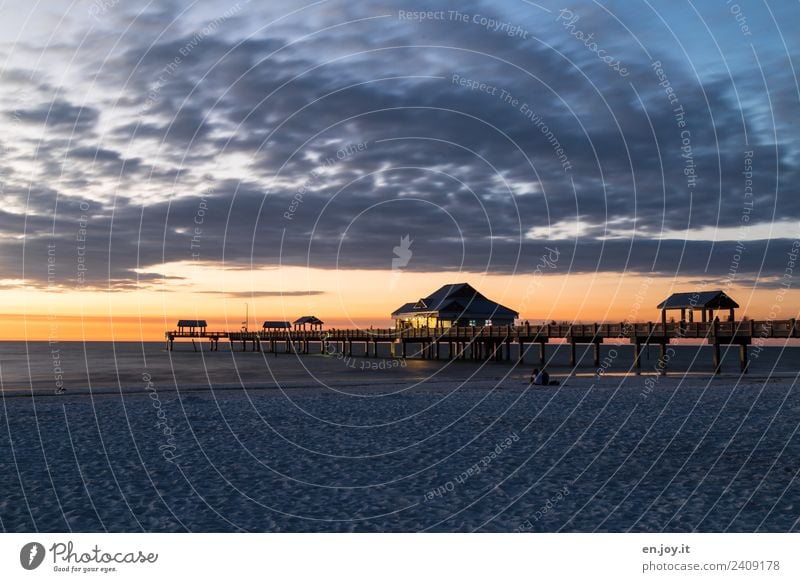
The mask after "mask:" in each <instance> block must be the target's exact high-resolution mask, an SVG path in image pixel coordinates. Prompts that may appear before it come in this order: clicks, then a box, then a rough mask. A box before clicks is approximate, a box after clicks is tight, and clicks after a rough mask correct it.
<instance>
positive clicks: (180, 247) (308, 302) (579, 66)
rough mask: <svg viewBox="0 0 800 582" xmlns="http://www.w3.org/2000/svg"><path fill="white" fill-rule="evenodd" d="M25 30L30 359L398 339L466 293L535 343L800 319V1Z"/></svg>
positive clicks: (5, 112) (371, 11)
mask: <svg viewBox="0 0 800 582" xmlns="http://www.w3.org/2000/svg"><path fill="white" fill-rule="evenodd" d="M453 6H458V9H457V10H456V9H455V8H454V7H453ZM0 14H2V15H3V18H2V19H0V83H1V84H2V85H1V86H2V88H3V89H2V91H0V197H1V199H2V205H1V206H0V297H2V307H0V339H17V340H18V339H60V340H69V339H87V340H100V339H120V340H122V339H131V340H137V339H159V338H161V337H163V331H164V330H165V329H168V328H172V327H173V326H174V322H175V321H176V320H177V319H179V318H184V319H185V318H192V319H194V318H203V319H207V320H208V321H209V324H210V326H211V327H215V328H217V329H239V327H240V326H241V323H242V320H243V318H244V317H245V312H246V310H247V312H248V313H249V320H248V322H249V325H250V326H251V327H255V326H256V325H257V322H258V323H260V321H262V320H265V319H294V318H296V317H299V316H300V315H306V314H314V315H317V316H318V317H320V318H321V319H323V320H325V321H326V323H327V324H328V325H332V326H336V327H354V326H369V325H374V326H376V327H378V326H388V325H389V323H390V313H391V311H393V310H394V309H395V308H397V307H398V306H400V305H401V304H403V303H405V302H407V301H414V300H416V299H418V298H419V297H422V296H425V295H428V294H429V293H430V292H432V291H434V290H435V289H436V288H437V287H439V286H440V285H443V284H446V283H458V282H469V283H470V284H472V285H473V286H474V287H476V288H478V289H479V290H480V291H482V292H483V293H484V294H485V295H487V296H488V297H490V298H491V299H494V300H496V301H498V302H500V303H502V304H504V305H507V306H508V307H511V308H513V309H516V310H517V311H519V312H520V317H521V319H527V320H530V321H539V320H548V321H549V320H551V319H557V320H565V321H573V320H576V321H623V320H632V321H648V320H656V319H658V318H659V315H658V312H657V310H656V308H655V306H656V305H657V304H658V303H659V302H660V301H661V300H662V299H663V298H664V297H666V296H667V295H669V294H670V293H671V292H675V291H692V290H695V289H702V290H708V289H723V290H725V291H726V292H727V293H728V294H729V295H731V296H733V297H734V299H736V300H737V301H738V302H739V303H740V305H741V306H742V311H741V313H742V314H745V315H747V316H749V317H752V318H754V319H767V318H770V319H789V318H791V317H797V316H798V311H799V310H798V307H800V293H798V291H797V287H798V285H800V280H798V278H797V277H798V276H800V271H797V273H795V266H794V261H795V258H796V255H797V249H798V246H799V245H800V243H797V244H795V241H797V240H798V239H800V195H798V184H800V172H798V164H800V141H799V139H798V135H800V133H799V132H798V119H800V82H798V78H797V75H796V72H797V71H796V69H797V68H798V67H799V66H800V63H798V58H797V56H798V54H800V37H798V35H797V34H796V31H797V30H798V29H800V3H798V2H795V1H781V2H758V1H748V0H740V1H737V2H733V1H727V0H715V1H710V0H709V1H703V2H698V1H694V2H688V1H683V0H670V1H658V2H655V1H648V0H643V1H641V2H629V1H628V2H623V1H605V2H600V1H596V2H595V1H581V2H572V3H569V4H564V3H561V2H539V3H535V2H530V1H527V0H508V1H505V2H469V1H467V2H462V3H458V4H452V3H445V2H425V3H423V2H404V1H401V2H343V1H320V2H312V3H308V4H303V3H295V2H283V1H270V2H268V3H263V2H248V1H246V0H239V1H238V2H232V1H225V2H216V1H214V2H212V1H197V2H177V1H164V2H136V1H126V2H121V1H118V0H93V1H91V2H89V1H86V2H80V1H76V2H66V1H63V2H59V1H54V2H30V1H29V0H26V1H17V0H14V1H3V0H0ZM404 237H406V241H407V242H403V239H404Z"/></svg>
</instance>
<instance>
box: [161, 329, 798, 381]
mask: <svg viewBox="0 0 800 582" xmlns="http://www.w3.org/2000/svg"><path fill="white" fill-rule="evenodd" d="M203 323H205V322H203ZM792 338H800V327H798V324H797V321H796V320H795V319H789V320H782V321H752V320H744V321H725V322H720V321H718V320H714V321H705V322H683V321H682V322H675V323H672V322H669V323H664V322H658V323H653V322H649V323H626V322H620V323H594V324H561V325H556V324H553V325H547V324H544V325H515V326H512V325H509V326H500V325H489V326H458V327H449V328H440V327H430V328H429V327H420V328H405V329H392V328H386V329H329V330H322V329H313V330H302V329H299V330H298V329H295V330H275V329H264V330H261V331H209V330H208V329H207V327H205V326H203V327H194V328H193V329H191V330H190V329H187V328H179V329H176V330H173V331H167V332H166V333H165V339H166V344H167V349H168V350H172V349H173V348H174V342H175V341H176V340H181V339H189V340H191V341H192V343H193V344H195V342H196V341H200V342H207V343H208V345H209V349H210V350H211V351H217V350H219V342H220V340H225V341H228V342H230V343H231V347H232V348H234V347H236V346H240V347H241V351H253V352H267V353H274V354H279V353H286V354H298V355H302V354H311V353H343V354H344V355H346V356H353V345H354V344H355V345H356V346H357V347H359V348H362V349H359V350H358V351H359V352H360V356H361V357H365V358H369V357H378V346H379V345H385V346H387V347H388V352H389V353H390V357H397V358H409V357H411V358H422V359H433V360H438V359H448V360H452V359H458V360H473V361H486V360H494V361H510V360H512V354H515V357H514V359H516V360H517V361H521V360H522V358H523V357H524V355H525V354H526V353H527V352H528V351H529V350H530V349H532V348H533V349H535V350H536V351H537V352H538V360H539V362H540V364H544V363H545V361H546V346H547V344H548V343H550V342H551V340H557V341H559V342H561V343H566V344H567V345H568V346H569V361H570V365H571V366H575V365H576V364H577V361H576V353H577V348H578V346H579V345H591V346H592V349H593V351H592V353H593V365H594V366H595V367H598V366H599V365H600V346H601V345H602V344H603V343H611V344H614V345H619V343H624V342H629V343H630V344H631V345H632V346H633V350H634V364H633V366H634V368H635V370H636V371H637V373H638V372H639V371H641V366H642V364H641V357H640V356H641V352H642V348H643V347H645V346H647V345H658V347H659V352H660V360H659V361H660V362H664V365H663V366H661V367H660V371H661V373H662V374H664V373H666V362H665V355H666V351H667V346H668V345H670V344H671V343H676V342H678V341H680V340H684V339H692V340H704V341H705V342H706V343H707V344H708V345H710V346H712V348H713V350H712V360H713V361H712V364H713V368H714V370H715V372H716V373H719V372H720V365H721V348H722V346H738V348H739V364H740V369H741V371H742V372H746V371H747V366H748V346H749V345H751V344H752V343H753V342H759V341H761V340H767V339H792ZM412 348H413V349H412ZM512 348H515V349H512ZM195 349H196V344H195ZM384 351H386V350H384ZM443 352H444V354H443Z"/></svg>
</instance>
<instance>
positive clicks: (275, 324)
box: [261, 321, 292, 329]
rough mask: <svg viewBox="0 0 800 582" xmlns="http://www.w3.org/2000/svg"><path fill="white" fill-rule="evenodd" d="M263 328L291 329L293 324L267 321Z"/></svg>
mask: <svg viewBox="0 0 800 582" xmlns="http://www.w3.org/2000/svg"><path fill="white" fill-rule="evenodd" d="M261 327H263V328H264V329H289V328H290V327H292V324H291V323H289V322H288V321H265V322H264V325H262V326H261Z"/></svg>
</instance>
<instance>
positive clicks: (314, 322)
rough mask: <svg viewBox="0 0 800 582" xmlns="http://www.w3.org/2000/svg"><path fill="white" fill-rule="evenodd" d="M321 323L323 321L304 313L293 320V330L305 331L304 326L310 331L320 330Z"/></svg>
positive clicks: (322, 323) (323, 323)
mask: <svg viewBox="0 0 800 582" xmlns="http://www.w3.org/2000/svg"><path fill="white" fill-rule="evenodd" d="M323 325H325V322H323V321H322V320H321V319H319V318H318V317H315V316H313V315H304V316H303V317H300V318H298V319H295V320H294V329H295V331H306V328H308V329H309V330H311V331H320V330H321V329H322V326H323Z"/></svg>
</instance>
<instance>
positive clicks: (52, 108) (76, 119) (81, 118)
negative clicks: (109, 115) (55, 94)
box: [7, 99, 100, 133]
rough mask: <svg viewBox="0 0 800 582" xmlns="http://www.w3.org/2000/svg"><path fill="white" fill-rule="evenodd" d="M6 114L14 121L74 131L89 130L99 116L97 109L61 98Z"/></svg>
mask: <svg viewBox="0 0 800 582" xmlns="http://www.w3.org/2000/svg"><path fill="white" fill-rule="evenodd" d="M7 116H8V117H10V118H11V119H12V120H14V121H16V120H21V121H23V122H26V123H36V124H44V125H45V126H46V127H47V128H48V129H67V130H69V131H70V132H76V133H81V132H85V131H88V130H91V129H92V128H93V127H94V126H95V124H96V123H97V120H98V118H99V117H100V115H99V112H98V111H97V109H94V108H92V107H84V106H80V105H73V104H72V103H69V102H68V101H64V100H62V99H54V100H52V101H50V102H46V103H42V104H40V105H37V106H35V107H31V108H25V109H20V110H18V111H14V112H9V113H7Z"/></svg>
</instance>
